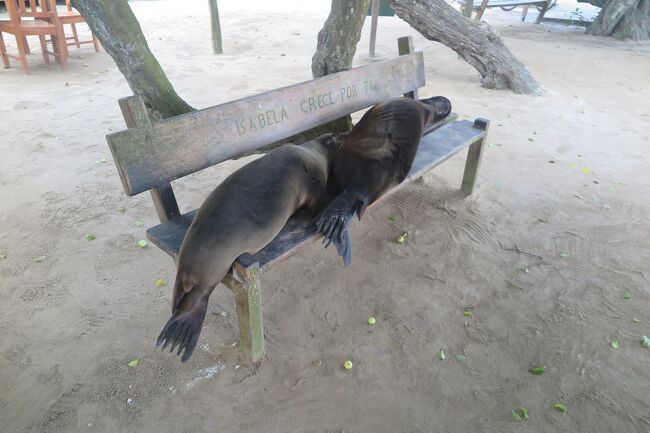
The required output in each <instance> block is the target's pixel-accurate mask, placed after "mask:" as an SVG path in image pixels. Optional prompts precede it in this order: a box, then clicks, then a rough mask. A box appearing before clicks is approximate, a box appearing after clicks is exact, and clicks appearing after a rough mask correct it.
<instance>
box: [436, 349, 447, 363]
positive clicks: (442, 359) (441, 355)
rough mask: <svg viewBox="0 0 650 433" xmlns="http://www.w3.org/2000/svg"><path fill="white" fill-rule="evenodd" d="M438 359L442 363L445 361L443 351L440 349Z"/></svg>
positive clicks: (445, 357) (445, 356)
mask: <svg viewBox="0 0 650 433" xmlns="http://www.w3.org/2000/svg"><path fill="white" fill-rule="evenodd" d="M438 358H440V360H441V361H444V360H445V359H447V355H445V351H444V350H442V349H440V352H438Z"/></svg>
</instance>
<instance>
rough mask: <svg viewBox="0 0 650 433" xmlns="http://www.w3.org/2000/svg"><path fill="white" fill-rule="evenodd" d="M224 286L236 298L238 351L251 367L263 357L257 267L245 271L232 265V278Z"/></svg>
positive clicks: (258, 270) (262, 327) (259, 287)
mask: <svg viewBox="0 0 650 433" xmlns="http://www.w3.org/2000/svg"><path fill="white" fill-rule="evenodd" d="M223 283H224V284H225V285H226V287H228V288H229V289H230V290H232V291H233V293H234V294H235V302H236V304H237V319H238V320H239V349H240V351H241V353H242V356H243V358H244V359H246V360H249V361H250V362H252V363H257V362H259V361H261V359H262V358H263V357H264V323H263V320H262V285H261V283H260V267H259V264H258V263H253V264H252V265H250V266H247V267H244V266H242V265H241V264H240V263H238V262H235V263H233V265H232V276H230V275H229V276H227V277H226V278H225V279H224V281H223Z"/></svg>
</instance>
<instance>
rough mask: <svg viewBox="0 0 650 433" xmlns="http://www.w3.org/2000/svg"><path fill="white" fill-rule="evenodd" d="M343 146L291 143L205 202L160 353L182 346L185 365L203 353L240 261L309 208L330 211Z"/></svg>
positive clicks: (330, 140)
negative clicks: (202, 341) (212, 318)
mask: <svg viewBox="0 0 650 433" xmlns="http://www.w3.org/2000/svg"><path fill="white" fill-rule="evenodd" d="M340 144H341V140H340V139H339V138H338V136H337V135H334V134H326V135H322V136H320V137H318V138H317V139H315V140H313V141H310V142H308V143H305V144H302V145H299V146H297V145H294V144H288V145H284V146H281V147H278V148H276V149H274V150H272V151H270V152H268V153H267V154H266V155H264V156H263V157H261V158H259V159H256V160H255V161H253V162H251V163H249V164H247V165H245V166H243V167H241V168H240V169H239V170H237V171H236V172H234V173H233V174H231V175H230V176H228V178H226V180H224V181H223V182H222V183H221V184H220V185H219V186H218V187H217V188H216V189H215V190H214V191H213V192H212V193H211V194H210V195H209V196H208V198H207V199H206V200H205V202H204V203H203V204H202V205H201V207H200V208H199V211H198V212H197V214H196V216H195V217H194V220H193V221H192V224H191V225H190V227H189V229H188V230H187V233H186V234H185V238H184V239H183V243H182V244H181V248H180V251H179V256H178V269H177V273H176V282H175V283H174V291H173V295H172V317H171V318H170V319H169V320H168V321H167V324H166V325H165V327H164V328H163V330H162V332H161V333H160V336H159V337H158V341H157V344H156V345H157V346H159V345H160V344H163V349H165V348H166V347H167V345H171V349H170V352H171V351H172V350H174V348H176V346H178V352H177V354H180V353H181V351H183V357H182V358H181V361H183V362H185V361H187V360H188V359H189V357H190V356H191V355H192V352H193V351H194V348H195V347H196V342H197V340H198V338H199V335H200V333H201V327H202V324H203V319H204V318H205V313H206V310H207V307H208V298H209V297H210V294H211V293H212V290H214V288H215V287H216V286H217V285H218V284H219V283H220V282H221V280H223V278H224V277H225V276H226V274H227V273H228V271H229V270H230V267H231V265H232V263H233V262H234V261H235V259H236V258H237V257H238V256H239V255H241V254H243V253H249V254H255V253H256V252H258V251H259V250H261V249H262V248H264V246H266V245H267V244H268V243H269V242H271V241H272V240H273V238H275V236H276V235H277V234H278V233H279V232H280V230H281V229H282V227H284V225H285V223H286V222H287V220H288V219H289V217H290V216H291V215H292V214H293V213H294V212H295V211H296V210H297V209H299V208H301V207H303V206H307V207H308V208H309V209H310V210H311V211H313V212H314V214H317V212H318V211H320V210H321V209H322V208H323V207H324V205H325V204H327V192H326V184H327V177H328V173H329V172H330V169H331V161H332V159H333V156H334V155H335V153H336V151H337V149H338V147H339V146H340Z"/></svg>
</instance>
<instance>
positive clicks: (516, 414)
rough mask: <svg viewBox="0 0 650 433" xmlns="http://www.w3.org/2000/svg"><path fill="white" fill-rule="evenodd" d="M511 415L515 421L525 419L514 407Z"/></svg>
mask: <svg viewBox="0 0 650 433" xmlns="http://www.w3.org/2000/svg"><path fill="white" fill-rule="evenodd" d="M510 415H512V419H514V420H515V421H523V418H522V417H521V415H519V412H517V411H516V410H514V409H513V410H512V412H510Z"/></svg>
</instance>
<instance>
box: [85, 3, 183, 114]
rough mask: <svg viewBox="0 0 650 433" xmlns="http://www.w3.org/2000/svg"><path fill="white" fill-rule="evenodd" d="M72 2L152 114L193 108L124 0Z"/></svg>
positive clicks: (171, 112)
mask: <svg viewBox="0 0 650 433" xmlns="http://www.w3.org/2000/svg"><path fill="white" fill-rule="evenodd" d="M72 5H73V6H74V7H75V8H76V9H77V10H78V11H79V12H80V13H81V15H83V17H84V18H85V20H86V23H87V24H88V26H89V27H90V29H91V30H92V31H93V33H94V34H95V35H96V36H97V38H98V39H99V41H100V42H101V44H102V46H103V47H104V49H105V50H106V52H107V53H108V54H109V55H110V56H111V57H112V58H113V60H114V61H115V63H116V64H117V67H118V68H119V70H120V72H122V74H124V77H125V78H126V81H127V82H128V83H129V86H130V87H131V90H133V93H134V94H136V95H140V96H142V98H143V99H144V102H145V104H146V106H147V109H149V110H150V113H151V114H152V116H153V117H154V118H163V119H164V118H167V117H172V116H178V115H179V114H184V113H187V112H190V111H192V110H194V109H193V108H192V107H191V106H190V105H188V104H187V103H186V102H185V101H184V100H183V99H181V98H180V97H179V96H178V95H177V94H176V91H175V90H174V88H173V87H172V85H171V83H170V82H169V80H168V79H167V76H166V75H165V72H164V71H163V70H162V68H161V67H160V64H159V63H158V61H157V60H156V58H155V57H154V55H153V54H152V53H151V51H150V50H149V46H148V45H147V41H146V39H145V37H144V35H143V33H142V29H141V28H140V23H138V20H137V18H136V17H135V15H134V14H133V11H132V10H131V8H130V7H129V5H128V3H127V2H126V0H72Z"/></svg>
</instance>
